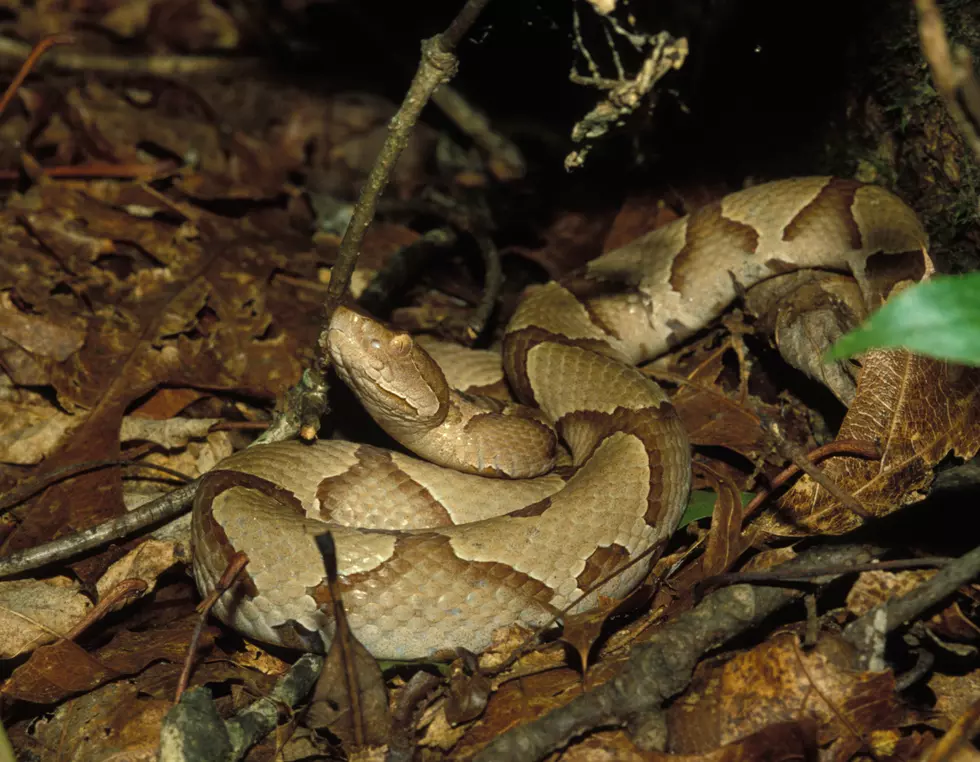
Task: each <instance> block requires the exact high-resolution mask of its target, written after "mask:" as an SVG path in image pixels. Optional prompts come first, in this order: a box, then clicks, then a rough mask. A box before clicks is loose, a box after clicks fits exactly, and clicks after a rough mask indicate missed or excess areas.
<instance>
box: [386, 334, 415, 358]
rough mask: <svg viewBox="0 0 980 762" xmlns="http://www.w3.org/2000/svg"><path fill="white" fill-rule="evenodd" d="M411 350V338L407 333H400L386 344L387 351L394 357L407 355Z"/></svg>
mask: <svg viewBox="0 0 980 762" xmlns="http://www.w3.org/2000/svg"><path fill="white" fill-rule="evenodd" d="M411 348H412V337H411V336H409V335H408V334H407V333H400V334H398V335H397V336H395V337H394V338H393V339H392V340H391V341H389V342H388V351H389V352H391V354H393V355H395V356H396V357H401V356H403V355H407V354H408V353H409V351H410V350H411Z"/></svg>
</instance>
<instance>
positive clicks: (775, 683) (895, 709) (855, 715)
mask: <svg viewBox="0 0 980 762" xmlns="http://www.w3.org/2000/svg"><path fill="white" fill-rule="evenodd" d="M853 658H854V651H853V648H852V647H851V646H850V645H849V644H847V643H846V642H844V641H843V640H842V639H841V638H839V637H838V636H832V635H829V634H826V633H825V634H823V635H821V637H820V639H819V641H818V643H817V645H816V646H815V647H814V648H812V649H809V650H807V651H804V650H803V649H802V647H801V646H800V644H799V641H798V639H797V637H796V636H795V635H792V634H790V633H782V634H779V635H776V636H775V637H773V638H771V639H770V640H769V641H767V642H765V643H762V644H760V645H758V646H756V647H755V648H753V649H752V650H751V651H748V652H745V653H742V654H739V655H737V656H735V657H734V658H733V659H731V660H730V661H727V662H725V663H724V664H721V665H711V664H709V663H703V664H701V665H700V666H699V667H698V670H697V672H696V673H695V677H694V680H693V681H692V683H691V685H690V687H689V688H688V690H687V691H685V693H684V694H683V695H682V696H681V697H679V698H678V699H677V701H675V702H674V704H673V705H672V706H671V707H670V709H668V712H667V725H668V733H669V736H668V737H669V738H670V746H671V750H672V751H675V752H679V753H684V754H694V753H705V752H709V751H711V750H713V749H717V748H719V747H721V746H724V745H725V744H729V743H733V742H736V741H738V740H740V739H743V738H746V737H748V736H749V735H751V734H752V733H756V732H759V731H760V730H763V729H764V728H766V727H768V726H770V725H773V724H775V723H780V722H790V721H799V720H801V719H811V720H812V721H814V722H815V723H816V724H817V726H818V730H817V738H818V741H819V743H820V745H821V746H826V745H827V744H831V743H837V744H839V746H838V747H837V748H836V749H835V754H836V755H837V756H836V757H835V758H837V759H847V758H849V756H850V754H853V753H854V752H855V751H857V749H858V748H860V747H861V746H862V745H863V743H864V741H863V739H864V738H867V737H868V736H869V735H870V734H871V732H872V731H876V730H881V729H892V728H895V727H897V726H898V725H900V724H901V723H902V722H903V721H904V720H905V719H906V712H905V710H904V709H903V708H902V705H901V702H900V701H899V699H898V696H897V695H896V692H895V684H894V678H893V677H892V675H891V673H890V672H858V671H856V670H855V669H854V661H853ZM852 744H856V745H857V746H856V747H854V746H852ZM842 750H849V751H842Z"/></svg>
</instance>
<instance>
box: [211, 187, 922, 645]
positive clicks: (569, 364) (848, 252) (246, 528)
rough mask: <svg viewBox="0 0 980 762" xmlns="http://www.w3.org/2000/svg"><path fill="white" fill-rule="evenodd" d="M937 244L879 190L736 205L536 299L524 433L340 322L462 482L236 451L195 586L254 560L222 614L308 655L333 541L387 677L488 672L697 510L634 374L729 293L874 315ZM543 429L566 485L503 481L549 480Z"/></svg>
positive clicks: (708, 211) (654, 394)
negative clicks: (479, 659) (851, 301)
mask: <svg viewBox="0 0 980 762" xmlns="http://www.w3.org/2000/svg"><path fill="white" fill-rule="evenodd" d="M925 246H926V235H925V233H924V231H923V230H922V227H921V225H920V224H919V222H918V220H917V219H916V216H915V214H914V213H913V212H912V211H911V210H910V209H909V208H908V207H907V206H905V204H903V203H902V202H901V201H900V200H899V199H898V198H896V197H895V196H893V195H892V194H890V193H889V192H887V191H885V190H883V189H881V188H878V187H875V186H867V185H861V184H859V183H855V182H852V181H844V180H837V179H833V178H800V179H794V180H785V181H780V182H775V183H769V184H766V185H761V186H757V187H754V188H750V189H748V190H745V191H741V192H739V193H734V194H732V195H729V196H726V197H725V198H723V199H722V200H720V201H719V202H716V203H714V204H711V205H709V206H708V207H705V208H704V209H702V210H700V211H698V212H697V213H695V214H693V215H691V216H689V217H686V218H684V219H681V220H678V221H676V222H674V223H671V224H669V225H667V226H665V227H663V228H661V229H658V230H656V231H654V232H653V233H649V234H647V235H645V236H643V237H641V238H639V239H637V240H636V241H634V242H632V243H630V244H629V245H627V246H625V247H623V248H621V249H618V250H615V251H612V252H609V253H608V254H605V255H603V256H602V257H600V258H599V259H597V260H595V261H594V262H592V263H591V264H590V266H589V267H588V268H587V270H586V272H585V273H584V274H582V275H581V276H580V277H578V278H575V279H574V280H569V281H568V282H562V283H559V282H552V283H549V284H546V285H544V286H538V287H534V288H531V289H529V290H528V292H527V293H526V294H525V295H524V297H523V298H522V300H521V303H520V305H519V307H518V309H517V311H516V313H515V314H514V316H513V318H512V319H511V322H510V324H509V325H508V327H507V331H506V336H505V340H504V349H503V366H504V369H505V371H506V375H507V379H508V381H509V383H510V386H511V388H512V389H513V390H514V392H515V393H516V395H517V397H518V398H519V399H520V401H521V402H523V403H525V404H526V405H529V406H533V408H535V409H536V410H537V411H540V412H536V413H535V412H531V413H529V412H527V411H526V410H523V409H519V410H518V411H517V412H516V415H512V416H507V415H505V414H504V413H506V412H508V411H506V410H502V409H501V408H502V405H496V404H495V403H487V402H484V401H481V400H478V399H474V398H472V397H470V396H468V395H459V394H456V393H454V392H453V391H452V390H451V388H450V387H449V385H448V384H447V382H446V379H445V376H444V375H443V373H442V371H441V370H440V369H439V367H438V366H437V365H436V364H435V363H434V362H433V361H432V360H431V358H430V357H429V355H428V354H427V353H426V352H425V351H424V350H422V349H421V348H420V347H419V346H418V345H417V344H416V343H415V342H413V341H412V340H410V339H409V338H408V337H407V336H405V335H403V334H398V333H395V332H392V331H390V330H389V329H387V328H385V327H384V326H382V325H381V324H379V323H377V322H375V321H373V320H371V319H370V318H367V317H365V316H363V315H360V314H359V313H357V312H354V311H352V310H349V309H344V308H342V309H340V310H339V311H338V312H337V314H336V315H335V318H334V321H333V323H332V324H331V331H330V347H329V348H330V352H331V356H332V357H333V360H334V363H335V365H336V367H337V369H338V372H339V374H340V376H341V377H342V378H343V379H344V380H345V382H347V383H348V384H349V385H351V386H352V387H353V388H354V389H355V391H356V392H357V393H358V395H359V396H360V397H361V398H362V400H364V403H365V405H366V407H367V408H368V409H369V411H370V412H371V413H372V415H374V417H375V418H376V419H377V420H378V421H379V423H381V424H382V426H384V427H385V428H386V430H388V431H389V432H390V433H392V435H393V436H395V437H396V438H398V439H400V440H401V441H402V443H403V444H404V445H405V446H406V447H409V448H410V449H413V450H414V451H415V452H420V453H423V454H424V455H425V456H426V457H427V458H431V459H434V460H436V461H437V462H438V463H442V464H448V465H451V466H453V467H461V468H464V469H466V470H468V471H470V473H459V472H455V471H450V470H448V469H446V468H445V467H443V466H441V465H433V464H431V463H425V462H422V461H419V460H416V459H414V458H410V457H408V456H405V455H401V454H399V453H395V452H389V451H385V450H379V449H377V448H373V447H368V446H365V445H358V444H355V443H350V442H337V441H325V442H320V443H317V444H315V445H312V446H306V445H303V444H300V443H282V444H275V445H265V446H261V447H255V448H251V449H248V450H245V451H243V452H241V453H238V454H236V455H234V456H232V457H231V458H228V459H226V460H225V461H223V462H222V463H220V464H219V465H218V466H217V467H216V468H215V469H214V470H213V471H212V472H211V473H209V474H208V475H207V476H206V477H205V479H204V481H203V484H202V487H201V490H200V491H199V494H198V497H197V500H196V503H195V509H194V518H193V554H194V573H195V578H196V580H197V584H198V587H199V589H200V590H201V592H202V594H206V593H208V592H210V591H211V590H212V589H213V587H214V585H215V583H216V581H217V579H218V577H220V575H221V573H222V571H223V570H224V568H225V565H226V564H227V561H228V559H229V558H230V557H231V555H232V554H233V553H234V552H236V551H244V552H245V553H246V554H247V555H248V558H249V564H248V567H247V568H246V570H245V573H244V574H243V576H242V578H240V580H239V582H238V583H237V584H236V586H235V587H234V588H233V589H232V590H231V591H229V592H228V593H226V594H225V595H224V596H222V597H221V599H220V600H219V602H218V604H217V606H216V607H215V613H216V614H217V616H218V617H219V618H221V619H222V620H223V621H224V622H226V623H228V624H229V625H231V626H232V627H234V628H235V629H237V630H239V631H241V632H243V633H245V634H246V635H249V636H252V637H254V638H256V639H258V640H261V641H265V642H268V643H274V644H283V645H289V646H295V647H301V648H305V647H309V645H310V637H309V636H310V633H311V632H313V631H317V630H320V631H322V632H323V633H324V635H325V636H326V637H327V638H328V639H329V637H330V636H331V635H332V631H333V622H332V620H331V617H330V614H329V612H330V606H329V605H326V604H328V603H329V591H328V588H327V585H326V583H325V580H324V569H323V561H322V559H321V558H320V556H319V553H318V551H317V549H316V546H315V544H314V542H313V537H314V536H315V535H317V534H320V533H322V532H323V531H324V528H325V526H324V523H323V522H328V524H329V526H330V528H331V530H332V532H333V534H334V538H335V542H336V546H337V553H338V566H339V572H340V586H341V589H342V591H343V599H344V605H345V608H346V610H347V612H348V616H349V619H350V624H351V627H352V629H353V632H354V634H355V635H356V636H357V637H358V638H359V639H360V640H361V642H363V643H364V644H365V645H366V646H367V647H368V649H369V650H371V652H372V653H374V654H375V655H376V656H378V657H383V658H399V659H407V658H419V657H428V656H432V655H434V654H437V653H438V652H440V651H446V650H447V649H453V648H456V647H464V648H467V649H469V650H471V651H480V650H482V649H485V648H486V647H487V646H488V645H489V644H490V642H491V637H492V633H493V631H494V630H495V629H497V628H500V627H504V626H507V625H511V624H514V623H520V624H523V625H525V626H528V627H535V626H538V625H542V624H544V623H546V622H547V621H549V620H550V619H551V618H552V616H553V615H554V614H555V613H556V612H558V611H560V610H562V609H563V608H564V607H566V606H567V605H568V604H570V603H572V602H573V601H575V600H577V599H578V598H579V597H580V596H582V594H583V592H584V591H585V590H587V589H588V588H590V587H591V586H592V585H593V584H594V583H595V582H596V581H598V580H600V579H602V578H604V577H605V576H607V575H608V574H609V573H611V572H613V571H614V570H616V569H619V568H621V567H623V566H624V565H625V564H626V563H628V562H629V561H630V560H631V559H633V558H635V557H636V556H637V555H638V554H640V553H642V552H644V551H645V550H647V549H648V548H650V547H651V545H653V544H655V543H657V542H659V541H661V540H663V539H665V538H667V537H669V535H670V534H671V533H672V532H673V530H674V528H675V527H676V525H677V522H678V520H679V518H680V515H681V512H682V510H683V508H684V505H685V502H686V499H687V495H688V490H689V485H690V447H689V444H688V440H687V436H686V435H685V432H684V430H683V428H682V426H681V424H680V422H679V420H678V418H677V416H676V414H675V413H674V410H673V408H672V407H671V405H670V403H669V401H668V400H667V398H666V396H665V395H664V393H663V392H662V391H661V390H660V388H659V387H658V386H657V385H656V384H655V383H654V382H652V381H651V380H650V379H648V378H647V377H645V376H644V375H643V374H642V373H640V372H639V371H638V370H636V368H635V367H634V365H635V364H636V363H639V362H642V361H644V360H648V359H651V358H653V357H656V356H657V355H659V354H661V353H663V352H664V351H665V350H667V349H668V348H670V347H671V346H673V345H675V344H677V343H679V342H681V341H683V340H684V339H686V338H688V337H689V336H691V335H692V334H693V333H695V332H696V331H698V330H700V329H701V328H703V327H704V326H705V325H706V324H708V323H709V322H710V321H711V320H713V319H714V318H715V317H717V316H718V315H719V314H720V313H721V312H722V311H723V310H724V309H725V308H726V307H727V306H728V305H729V304H730V303H731V302H732V300H733V299H734V298H735V297H736V295H737V289H739V288H749V287H751V286H752V285H753V284H755V283H758V282H760V281H763V280H766V279H769V278H772V277H774V276H777V275H781V274H784V273H786V272H788V271H792V270H798V269H802V268H818V269H829V270H839V271H849V272H851V273H852V274H853V275H854V277H855V278H856V280H857V282H858V284H859V285H860V287H861V290H862V293H863V294H864V296H865V299H866V300H867V301H868V303H869V304H871V305H872V306H873V305H874V304H875V303H876V302H877V301H880V299H881V294H886V293H887V286H888V284H889V283H891V282H893V281H894V280H895V279H896V277H897V276H896V273H898V272H901V273H902V274H903V275H902V277H913V278H915V277H921V275H922V274H923V272H924V269H923V267H924V266H923V265H921V262H922V261H923V255H924V251H925ZM917 268H918V269H917ZM910 273H911V274H910ZM546 423H550V424H551V425H552V426H553V427H554V432H556V433H557V436H558V437H559V438H560V439H561V441H563V442H564V443H565V444H566V445H567V447H568V448H569V450H570V451H571V456H572V461H573V464H574V466H575V468H574V470H573V471H572V473H571V476H570V477H568V478H567V481H566V480H565V478H564V477H562V476H559V475H557V474H551V475H545V476H540V477H536V478H517V479H508V478H492V477H499V476H503V477H527V476H530V475H532V474H534V473H538V472H541V471H543V470H547V468H548V467H549V466H550V465H551V463H552V462H553V460H554V453H555V442H554V434H553V433H552V431H551V429H550V428H548V427H547V426H546V425H545V424H546ZM528 464H530V465H528ZM564 471H567V470H564ZM647 571H648V569H647V564H645V563H640V564H636V565H635V566H633V567H631V568H630V569H629V570H628V571H627V572H626V573H624V574H622V575H620V576H618V577H615V578H614V579H613V580H611V581H610V582H607V583H606V584H605V585H604V586H603V587H602V588H600V589H599V590H596V591H592V592H591V593H590V594H589V595H588V596H586V597H585V598H584V599H582V600H581V601H580V602H579V603H578V604H577V605H576V607H575V609H573V611H583V610H587V609H588V608H590V607H593V606H594V605H595V604H596V602H597V596H598V594H599V593H602V594H604V595H610V596H621V595H624V594H626V593H627V592H628V591H629V590H631V589H632V588H633V587H634V586H635V585H636V584H637V583H638V582H639V581H640V580H641V579H642V578H643V576H644V575H645V574H646V572H647Z"/></svg>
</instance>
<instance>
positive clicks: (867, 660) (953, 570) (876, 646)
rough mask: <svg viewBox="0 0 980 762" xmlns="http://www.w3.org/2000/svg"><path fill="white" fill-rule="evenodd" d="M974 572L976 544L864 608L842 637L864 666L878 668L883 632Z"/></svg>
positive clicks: (979, 557)
mask: <svg viewBox="0 0 980 762" xmlns="http://www.w3.org/2000/svg"><path fill="white" fill-rule="evenodd" d="M977 575H980V547H976V548H974V549H973V550H971V551H970V552H969V553H967V554H965V555H963V556H961V557H960V558H957V559H955V560H952V561H950V562H949V563H947V564H945V565H944V566H943V568H942V569H941V570H940V571H939V572H938V573H937V574H936V576H934V577H932V578H931V579H929V580H926V581H925V582H923V583H922V584H921V585H919V586H918V587H916V588H915V589H914V590H912V591H911V592H910V593H907V594H906V595H903V596H901V597H900V598H892V599H891V600H888V601H886V602H885V603H882V604H880V605H878V606H875V607H874V608H873V609H871V610H870V611H867V612H865V613H864V614H862V615H861V616H860V617H858V618H857V619H855V620H854V621H853V622H851V623H850V624H849V625H847V627H845V628H844V637H845V639H847V640H848V641H850V642H851V643H853V644H854V645H855V646H857V647H858V649H859V650H860V652H861V664H862V665H863V666H864V667H866V668H867V669H870V670H875V671H879V670H882V669H884V668H885V664H884V639H885V635H887V634H888V633H889V632H891V631H892V630H894V629H896V628H898V627H902V626H903V625H905V624H907V623H908V622H910V621H912V620H913V619H915V618H916V617H917V616H919V615H920V614H921V613H922V612H923V611H925V610H926V609H928V608H931V607H932V606H934V605H936V604H937V603H938V602H939V601H941V600H943V599H944V598H946V597H947V596H949V595H950V594H952V593H954V592H955V591H956V590H957V589H958V588H959V587H960V586H961V585H965V584H966V583H967V582H969V581H970V580H971V579H973V578H974V577H976V576H977Z"/></svg>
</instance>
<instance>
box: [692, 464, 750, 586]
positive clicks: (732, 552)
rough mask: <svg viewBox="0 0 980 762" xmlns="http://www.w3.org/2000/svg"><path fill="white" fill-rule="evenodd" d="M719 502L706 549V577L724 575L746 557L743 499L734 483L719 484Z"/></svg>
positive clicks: (709, 531) (718, 480) (720, 482)
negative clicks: (743, 555) (742, 540)
mask: <svg viewBox="0 0 980 762" xmlns="http://www.w3.org/2000/svg"><path fill="white" fill-rule="evenodd" d="M715 491H716V492H717V493H718V499H717V500H716V501H715V509H714V511H712V512H711V528H710V529H709V530H708V542H707V545H706V547H705V549H704V564H703V567H702V573H703V574H704V576H705V577H712V576H714V575H716V574H724V573H725V572H726V571H728V570H729V569H730V568H731V567H732V565H733V564H734V563H735V561H737V560H738V557H739V556H740V555H742V551H743V544H742V542H741V537H742V495H741V493H740V492H739V489H738V485H736V484H735V483H734V482H733V481H732V480H731V479H724V478H720V479H717V480H716V485H715Z"/></svg>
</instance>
